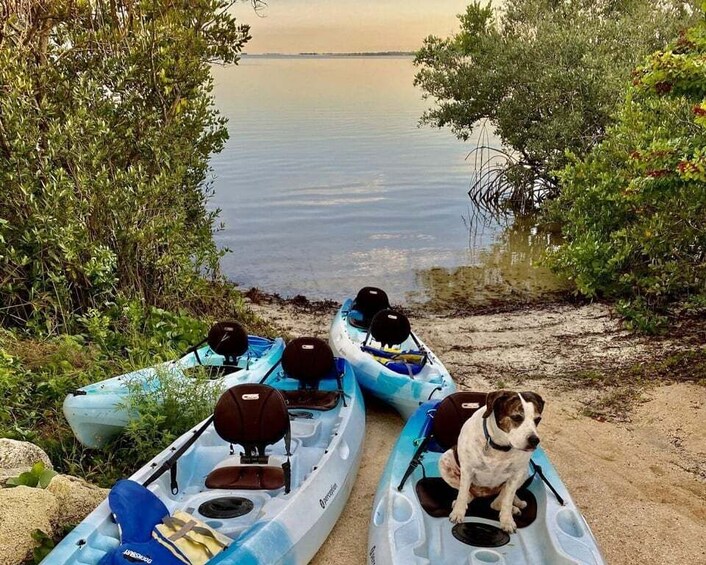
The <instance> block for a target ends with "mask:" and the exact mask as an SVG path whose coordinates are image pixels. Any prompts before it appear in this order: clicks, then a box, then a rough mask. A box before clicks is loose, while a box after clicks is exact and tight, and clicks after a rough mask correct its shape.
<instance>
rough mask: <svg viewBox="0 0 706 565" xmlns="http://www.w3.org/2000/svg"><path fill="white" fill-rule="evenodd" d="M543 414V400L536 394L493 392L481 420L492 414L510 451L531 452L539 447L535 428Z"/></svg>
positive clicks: (489, 396)
mask: <svg viewBox="0 0 706 565" xmlns="http://www.w3.org/2000/svg"><path fill="white" fill-rule="evenodd" d="M542 410H544V400H543V399H542V397H541V396H539V395H538V394H537V393H536V392H529V391H527V392H514V391H511V390H496V391H494V392H491V393H489V394H488V397H487V400H486V404H485V412H484V413H483V418H488V417H489V416H490V415H491V414H493V416H494V417H495V423H496V424H497V425H498V428H500V430H502V431H503V432H505V433H506V434H507V438H508V440H509V442H510V445H512V447H514V448H516V449H523V450H525V451H532V450H534V449H535V448H536V447H537V445H539V436H538V435H537V426H538V425H539V422H540V421H541V420H542Z"/></svg>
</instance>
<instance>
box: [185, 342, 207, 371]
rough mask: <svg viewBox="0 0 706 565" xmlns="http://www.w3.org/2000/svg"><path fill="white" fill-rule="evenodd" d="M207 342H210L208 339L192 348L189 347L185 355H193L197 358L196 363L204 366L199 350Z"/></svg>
mask: <svg viewBox="0 0 706 565" xmlns="http://www.w3.org/2000/svg"><path fill="white" fill-rule="evenodd" d="M207 341H208V338H204V339H202V340H201V341H200V342H198V343H197V344H196V345H192V346H191V347H189V349H187V350H186V352H185V353H184V355H188V354H189V353H193V354H194V356H195V357H196V362H197V363H198V364H199V365H203V362H202V361H201V357H199V348H200V347H201V346H202V345H203V344H204V343H206V342H207ZM182 357H183V356H182Z"/></svg>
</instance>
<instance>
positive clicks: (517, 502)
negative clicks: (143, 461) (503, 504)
mask: <svg viewBox="0 0 706 565" xmlns="http://www.w3.org/2000/svg"><path fill="white" fill-rule="evenodd" d="M512 505H513V506H517V508H519V509H520V510H524V509H525V508H527V503H526V502H525V501H524V500H520V499H519V498H517V497H515V500H513V501H512Z"/></svg>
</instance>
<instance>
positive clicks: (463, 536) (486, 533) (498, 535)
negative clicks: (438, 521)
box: [451, 522, 510, 547]
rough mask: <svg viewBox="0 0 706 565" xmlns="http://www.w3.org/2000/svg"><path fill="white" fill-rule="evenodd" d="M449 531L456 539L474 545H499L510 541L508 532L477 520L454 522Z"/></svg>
mask: <svg viewBox="0 0 706 565" xmlns="http://www.w3.org/2000/svg"><path fill="white" fill-rule="evenodd" d="M451 533H452V534H453V536H454V537H455V538H456V539H457V540H458V541H460V542H462V543H465V544H466V545H472V546H475V547H500V546H501V545H505V544H506V543H508V542H509V541H510V536H509V534H507V533H506V532H504V531H502V530H501V529H500V528H496V527H495V526H491V525H489V524H479V523H478V522H464V523H463V524H456V525H455V526H454V527H453V529H452V530H451Z"/></svg>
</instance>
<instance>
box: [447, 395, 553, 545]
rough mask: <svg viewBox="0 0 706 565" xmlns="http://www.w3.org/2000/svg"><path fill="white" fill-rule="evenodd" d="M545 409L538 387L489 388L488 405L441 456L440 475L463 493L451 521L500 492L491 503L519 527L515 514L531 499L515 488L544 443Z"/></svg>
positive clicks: (508, 525)
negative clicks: (521, 496)
mask: <svg viewBox="0 0 706 565" xmlns="http://www.w3.org/2000/svg"><path fill="white" fill-rule="evenodd" d="M543 409H544V400H543V399H542V397H541V396H539V395H538V394H536V393H534V392H513V391H509V390H498V391H494V392H491V393H489V394H488V396H487V400H486V406H485V410H477V411H476V412H475V413H474V414H473V416H471V417H470V418H469V419H468V420H467V421H466V423H465V424H464V425H463V427H462V428H461V433H460V434H459V436H458V443H457V445H456V446H454V447H453V448H452V449H449V450H448V451H446V452H445V453H444V454H443V455H442V456H441V458H440V459H439V469H440V471H441V476H442V477H443V478H444V480H445V481H446V482H447V483H448V484H449V485H451V486H452V487H453V488H455V489H458V493H459V494H458V498H457V499H456V501H455V502H454V505H453V509H452V511H451V514H450V515H449V519H450V520H451V522H454V523H460V522H463V519H464V518H465V515H466V508H467V507H468V503H469V502H470V501H471V500H472V499H473V498H475V497H480V496H492V495H497V497H496V498H495V500H494V501H493V503H492V504H491V507H492V508H493V509H494V510H497V511H499V512H500V526H501V528H502V529H503V530H505V531H506V532H508V533H511V532H514V531H515V530H516V529H517V526H516V524H515V520H514V518H513V515H514V514H519V513H520V512H521V511H522V509H523V508H525V507H526V506H527V503H526V502H524V501H522V500H520V499H519V498H518V497H517V496H516V494H515V493H516V492H517V489H518V488H519V487H520V486H521V485H522V483H523V482H524V480H525V479H526V478H527V467H528V464H529V460H530V457H531V456H532V452H533V451H534V450H535V449H536V447H537V445H538V444H539V436H538V435H537V425H538V424H539V422H540V420H541V419H542V410H543Z"/></svg>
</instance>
